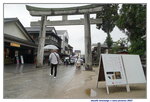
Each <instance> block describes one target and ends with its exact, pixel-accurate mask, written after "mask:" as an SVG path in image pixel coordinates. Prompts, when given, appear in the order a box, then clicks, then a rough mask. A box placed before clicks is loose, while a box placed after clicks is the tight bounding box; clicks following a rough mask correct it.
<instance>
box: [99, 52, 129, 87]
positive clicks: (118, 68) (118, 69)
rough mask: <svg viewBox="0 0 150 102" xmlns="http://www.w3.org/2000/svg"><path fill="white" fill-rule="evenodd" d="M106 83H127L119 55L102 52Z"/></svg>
mask: <svg viewBox="0 0 150 102" xmlns="http://www.w3.org/2000/svg"><path fill="white" fill-rule="evenodd" d="M102 63H103V67H104V73H105V80H106V85H121V84H127V81H126V76H125V71H124V68H123V63H122V59H121V56H120V55H116V54H102Z"/></svg>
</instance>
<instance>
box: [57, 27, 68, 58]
mask: <svg viewBox="0 0 150 102" xmlns="http://www.w3.org/2000/svg"><path fill="white" fill-rule="evenodd" d="M56 32H57V34H58V36H59V37H60V38H61V39H62V42H61V53H62V55H63V56H69V55H70V54H69V44H68V41H69V36H68V32H67V30H56Z"/></svg>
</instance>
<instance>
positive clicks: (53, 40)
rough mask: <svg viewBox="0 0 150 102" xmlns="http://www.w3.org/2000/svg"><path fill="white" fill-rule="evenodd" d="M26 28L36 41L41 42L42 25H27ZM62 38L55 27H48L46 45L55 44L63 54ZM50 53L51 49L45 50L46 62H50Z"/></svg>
mask: <svg viewBox="0 0 150 102" xmlns="http://www.w3.org/2000/svg"><path fill="white" fill-rule="evenodd" d="M26 30H27V31H28V33H29V34H30V36H31V37H32V38H33V39H34V40H35V43H36V44H38V42H39V39H38V38H39V34H40V27H39V26H31V27H26ZM61 41H62V40H61V38H60V37H59V36H58V35H57V33H56V30H55V28H54V27H46V37H45V46H46V45H55V46H57V47H58V48H59V50H58V53H59V54H61ZM36 53H37V52H36ZM49 54H50V51H49V50H45V51H44V62H48V56H49Z"/></svg>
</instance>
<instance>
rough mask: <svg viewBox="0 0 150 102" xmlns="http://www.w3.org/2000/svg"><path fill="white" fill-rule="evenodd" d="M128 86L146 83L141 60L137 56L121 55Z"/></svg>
mask: <svg viewBox="0 0 150 102" xmlns="http://www.w3.org/2000/svg"><path fill="white" fill-rule="evenodd" d="M122 59H123V63H124V67H125V73H126V76H127V81H128V83H129V84H136V83H146V79H145V75H144V71H143V68H142V64H141V60H140V57H139V56H138V55H122Z"/></svg>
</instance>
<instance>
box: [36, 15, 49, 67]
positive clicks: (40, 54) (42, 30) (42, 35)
mask: <svg viewBox="0 0 150 102" xmlns="http://www.w3.org/2000/svg"><path fill="white" fill-rule="evenodd" d="M46 21H47V16H41V24H40V34H39V44H38V51H37V59H36V60H37V61H36V62H37V63H36V67H37V68H39V67H42V66H43V56H44V45H45V35H46V31H45V28H46V25H45V24H46Z"/></svg>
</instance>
